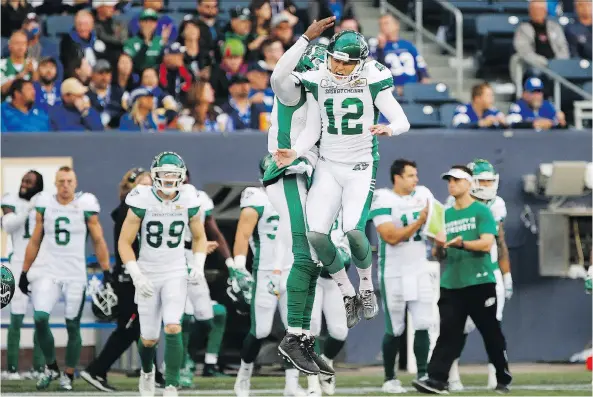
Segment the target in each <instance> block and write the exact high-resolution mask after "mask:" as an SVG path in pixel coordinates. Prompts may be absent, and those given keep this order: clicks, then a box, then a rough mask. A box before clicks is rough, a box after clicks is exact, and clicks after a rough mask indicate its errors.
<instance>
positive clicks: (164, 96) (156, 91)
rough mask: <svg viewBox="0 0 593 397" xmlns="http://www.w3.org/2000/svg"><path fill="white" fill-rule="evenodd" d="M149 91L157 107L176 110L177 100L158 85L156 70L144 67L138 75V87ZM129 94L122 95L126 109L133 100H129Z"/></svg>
mask: <svg viewBox="0 0 593 397" xmlns="http://www.w3.org/2000/svg"><path fill="white" fill-rule="evenodd" d="M139 88H144V89H145V90H148V91H150V93H151V94H152V97H153V98H154V101H155V106H156V108H157V109H161V108H162V109H166V110H176V109H177V102H176V101H175V98H173V96H171V95H169V93H168V92H167V91H165V90H163V89H162V88H161V87H159V76H158V74H157V71H156V70H155V69H153V68H146V69H144V70H143V71H142V75H141V76H140V87H139ZM130 95H131V94H128V93H125V94H124V96H123V97H122V106H124V108H125V109H126V110H128V103H129V104H131V103H132V102H133V101H131V100H130Z"/></svg>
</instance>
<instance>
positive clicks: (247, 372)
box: [238, 360, 253, 378]
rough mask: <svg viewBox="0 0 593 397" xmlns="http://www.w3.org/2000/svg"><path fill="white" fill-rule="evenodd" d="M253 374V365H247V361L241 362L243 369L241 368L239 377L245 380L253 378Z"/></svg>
mask: <svg viewBox="0 0 593 397" xmlns="http://www.w3.org/2000/svg"><path fill="white" fill-rule="evenodd" d="M252 373H253V363H246V362H245V361H243V360H241V368H239V374H238V375H239V376H241V377H243V378H251V374H252Z"/></svg>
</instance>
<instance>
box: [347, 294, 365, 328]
mask: <svg viewBox="0 0 593 397" xmlns="http://www.w3.org/2000/svg"><path fill="white" fill-rule="evenodd" d="M344 307H345V308H346V325H348V328H352V327H354V326H355V325H356V324H358V323H359V321H360V319H361V318H362V303H361V302H360V297H359V296H358V295H354V296H345V297H344Z"/></svg>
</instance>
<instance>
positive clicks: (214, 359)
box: [204, 353, 218, 364]
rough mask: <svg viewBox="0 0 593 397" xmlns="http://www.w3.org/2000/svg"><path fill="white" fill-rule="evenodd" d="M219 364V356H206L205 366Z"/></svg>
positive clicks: (208, 354)
mask: <svg viewBox="0 0 593 397" xmlns="http://www.w3.org/2000/svg"><path fill="white" fill-rule="evenodd" d="M217 362H218V354H214V353H206V354H204V364H216V363H217Z"/></svg>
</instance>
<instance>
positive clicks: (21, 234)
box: [2, 193, 36, 274]
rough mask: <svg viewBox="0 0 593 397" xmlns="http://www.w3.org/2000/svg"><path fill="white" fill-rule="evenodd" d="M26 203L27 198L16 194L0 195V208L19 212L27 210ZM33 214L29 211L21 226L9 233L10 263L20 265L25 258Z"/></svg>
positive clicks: (33, 225)
mask: <svg viewBox="0 0 593 397" xmlns="http://www.w3.org/2000/svg"><path fill="white" fill-rule="evenodd" d="M28 205H29V202H28V201H27V200H25V199H22V198H20V197H19V196H18V195H16V194H10V193H7V194H5V195H4V196H3V197H2V209H3V210H4V209H5V208H9V209H11V210H12V212H14V213H15V214H21V213H23V212H24V211H27V206H28ZM35 216H36V212H35V211H29V216H27V218H26V219H25V221H24V222H23V224H22V225H21V227H19V228H18V229H17V230H16V231H15V232H13V233H10V241H11V244H12V252H11V253H10V254H9V256H8V258H9V259H10V264H11V265H16V266H21V267H22V264H23V261H24V260H25V250H26V249H27V244H28V243H29V239H30V238H31V233H33V230H34V229H35ZM11 270H12V271H13V273H14V272H15V271H18V270H20V268H19V269H15V268H13V267H11ZM18 273H20V271H18ZM15 274H16V273H15Z"/></svg>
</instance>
